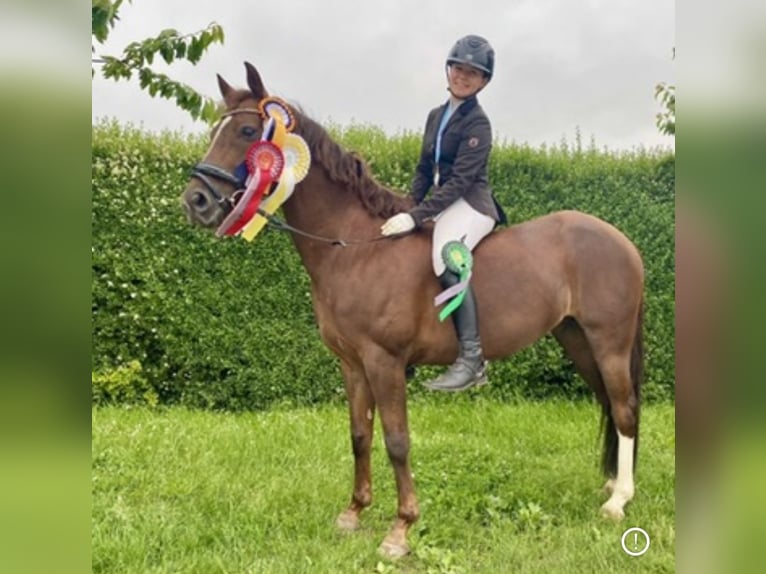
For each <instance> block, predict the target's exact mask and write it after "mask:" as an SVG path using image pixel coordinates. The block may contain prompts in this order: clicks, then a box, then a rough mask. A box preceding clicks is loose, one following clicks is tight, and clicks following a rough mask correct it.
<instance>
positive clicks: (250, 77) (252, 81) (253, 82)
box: [245, 62, 269, 100]
mask: <svg viewBox="0 0 766 574" xmlns="http://www.w3.org/2000/svg"><path fill="white" fill-rule="evenodd" d="M245 68H246V69H247V85H248V86H249V87H250V91H251V92H253V95H254V96H255V97H256V99H259V100H261V99H263V98H265V97H266V96H268V95H269V93H268V92H267V91H266V88H265V87H264V86H263V81H262V80H261V75H260V74H259V73H258V70H256V69H255V66H253V65H252V64H251V63H250V62H245Z"/></svg>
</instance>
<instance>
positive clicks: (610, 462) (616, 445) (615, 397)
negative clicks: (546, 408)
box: [553, 318, 638, 520]
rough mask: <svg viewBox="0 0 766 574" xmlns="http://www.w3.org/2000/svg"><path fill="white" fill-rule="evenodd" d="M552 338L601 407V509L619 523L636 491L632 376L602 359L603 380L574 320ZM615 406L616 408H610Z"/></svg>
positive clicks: (619, 365)
mask: <svg viewBox="0 0 766 574" xmlns="http://www.w3.org/2000/svg"><path fill="white" fill-rule="evenodd" d="M553 335H554V337H556V339H557V340H558V341H559V343H560V344H561V346H562V347H563V348H564V350H565V351H566V353H567V356H568V357H569V358H570V359H571V360H572V362H573V363H574V365H575V368H576V369H577V372H578V373H579V374H580V376H582V378H583V379H584V380H585V382H586V383H588V385H589V386H590V388H591V389H592V390H593V392H594V393H595V395H596V398H597V400H598V402H599V404H600V405H601V408H602V413H603V417H604V452H603V459H602V467H603V471H604V474H605V475H606V476H607V481H606V484H605V485H604V490H605V491H606V492H607V494H609V495H610V498H609V500H608V501H607V502H606V503H605V504H604V505H603V506H602V507H601V510H602V513H603V514H605V515H607V516H609V517H610V518H613V519H617V520H619V519H621V518H622V517H623V516H624V511H623V508H624V506H625V504H626V503H627V502H628V501H629V500H630V499H631V498H632V497H633V493H634V490H635V489H634V485H633V463H634V455H635V446H636V444H635V439H636V437H637V431H638V421H637V404H636V405H635V406H633V403H632V399H631V396H632V393H631V384H630V382H631V375H630V373H629V372H627V371H626V368H625V364H624V362H623V361H621V360H619V359H618V360H617V361H614V360H607V358H603V359H602V361H601V363H602V364H603V365H604V367H605V371H606V380H605V377H604V376H602V369H601V367H600V366H599V362H597V361H596V357H595V356H594V353H593V349H592V347H591V344H590V342H589V340H588V337H587V336H586V334H585V331H583V329H582V328H581V327H580V325H579V324H578V323H577V322H576V321H575V320H574V319H572V318H567V319H565V320H564V321H562V322H561V323H560V324H559V325H558V326H557V327H556V328H555V329H553ZM597 341H598V340H597ZM620 390H621V391H620ZM635 398H636V400H637V397H635ZM615 404H616V405H618V408H616V409H615V408H614V407H613V405H615ZM616 421H619V424H618V423H616ZM618 428H619V429H620V430H618Z"/></svg>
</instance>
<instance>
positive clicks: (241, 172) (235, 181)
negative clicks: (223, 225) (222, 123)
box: [191, 108, 261, 208]
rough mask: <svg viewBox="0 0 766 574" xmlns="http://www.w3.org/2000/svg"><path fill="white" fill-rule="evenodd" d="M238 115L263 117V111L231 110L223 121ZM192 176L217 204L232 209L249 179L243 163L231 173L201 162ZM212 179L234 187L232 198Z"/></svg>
mask: <svg viewBox="0 0 766 574" xmlns="http://www.w3.org/2000/svg"><path fill="white" fill-rule="evenodd" d="M237 114H258V115H261V111H260V110H257V109H255V108H241V109H238V110H231V111H229V112H226V113H225V114H223V115H222V116H221V120H223V119H224V118H227V117H230V116H233V115H237ZM191 176H192V177H194V178H197V179H198V180H199V181H201V182H202V183H203V185H204V186H205V187H206V188H207V190H208V191H209V192H210V194H211V195H212V196H213V198H214V199H215V201H216V203H218V204H219V205H222V206H227V207H229V208H232V207H234V205H236V203H237V199H238V197H239V194H240V193H241V192H242V190H243V189H245V186H246V179H247V166H246V165H245V162H244V161H243V162H242V163H241V164H239V165H238V166H237V167H236V168H234V173H231V172H228V171H226V170H225V169H223V168H221V167H218V166H217V165H213V164H212V163H205V162H199V163H198V164H196V165H195V166H194V167H193V168H192V170H191ZM210 178H214V179H217V180H220V181H224V182H226V183H228V184H231V185H233V186H234V190H235V191H234V193H233V194H232V195H231V197H226V196H225V195H224V194H223V193H221V192H220V191H219V190H218V189H217V188H216V186H215V185H214V182H213V181H211V180H210Z"/></svg>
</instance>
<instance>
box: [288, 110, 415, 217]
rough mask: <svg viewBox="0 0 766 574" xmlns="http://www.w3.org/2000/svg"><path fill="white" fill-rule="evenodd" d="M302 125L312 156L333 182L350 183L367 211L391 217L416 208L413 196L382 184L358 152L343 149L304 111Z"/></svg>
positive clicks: (350, 186)
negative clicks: (409, 196) (404, 194)
mask: <svg viewBox="0 0 766 574" xmlns="http://www.w3.org/2000/svg"><path fill="white" fill-rule="evenodd" d="M299 125H300V128H299V129H300V131H301V134H302V135H303V138H304V139H305V140H306V143H308V145H309V149H310V150H311V156H312V158H314V159H315V160H316V161H317V162H318V163H319V164H321V165H322V166H323V167H324V168H325V169H326V170H327V173H328V175H329V177H330V180H331V181H333V182H335V183H340V184H342V185H344V186H346V187H347V188H348V189H349V190H350V191H351V192H352V193H354V194H356V196H357V197H358V198H359V200H360V201H361V202H362V205H363V206H364V209H365V210H366V211H367V213H369V214H370V215H372V216H373V217H383V218H388V217H391V216H392V215H396V214H397V213H400V212H402V211H407V210H409V209H411V208H412V206H413V205H414V204H413V202H412V199H411V198H408V197H403V196H401V195H399V194H397V193H395V192H394V191H392V190H390V189H388V188H387V187H385V186H384V185H382V184H381V183H379V182H378V181H377V180H376V179H375V177H374V176H373V175H372V173H371V172H370V168H369V166H368V165H367V162H366V161H365V160H364V159H363V158H362V157H361V156H360V155H359V154H358V153H356V152H354V151H346V150H345V149H343V148H342V147H341V146H340V145H339V144H337V143H336V142H335V141H334V140H333V139H332V138H331V137H330V134H328V133H327V130H325V129H324V128H323V127H322V126H321V125H319V124H318V123H317V122H315V121H314V120H312V119H311V118H308V117H307V116H305V115H304V114H301V116H300V119H299Z"/></svg>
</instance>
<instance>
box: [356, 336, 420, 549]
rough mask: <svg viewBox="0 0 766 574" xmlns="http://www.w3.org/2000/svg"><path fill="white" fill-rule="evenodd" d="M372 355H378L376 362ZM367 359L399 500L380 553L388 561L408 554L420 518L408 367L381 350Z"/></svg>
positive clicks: (370, 354)
mask: <svg viewBox="0 0 766 574" xmlns="http://www.w3.org/2000/svg"><path fill="white" fill-rule="evenodd" d="M372 355H375V356H374V358H373V357H372ZM366 358H368V360H367V361H366V362H365V371H366V372H367V380H368V381H369V383H370V387H371V389H372V393H373V395H374V397H375V402H376V403H377V405H378V412H379V413H380V420H381V423H382V425H383V434H384V438H385V443H386V451H387V452H388V458H389V460H390V461H391V465H392V466H393V468H394V476H395V478H396V489H397V492H398V499H399V505H398V509H397V518H396V520H395V521H394V524H393V526H392V527H391V529H390V530H389V532H388V534H387V535H386V537H385V539H384V540H383V543H382V544H381V545H380V548H379V550H380V552H381V553H382V554H384V555H385V556H388V557H389V558H398V557H400V556H404V555H405V554H408V553H409V551H410V547H409V545H408V544H407V532H408V531H409V528H410V526H412V525H413V524H414V523H415V522H416V521H417V519H418V518H419V517H420V510H419V508H418V501H417V497H416V496H415V486H414V484H413V480H412V471H411V470H410V460H409V454H410V435H409V428H408V424H407V395H406V391H407V388H406V382H405V376H404V371H405V365H404V363H402V362H401V361H398V360H397V359H395V358H394V357H391V356H390V355H388V354H387V353H385V352H383V351H382V350H381V351H380V352H379V353H369V354H368V355H367V357H366Z"/></svg>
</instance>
